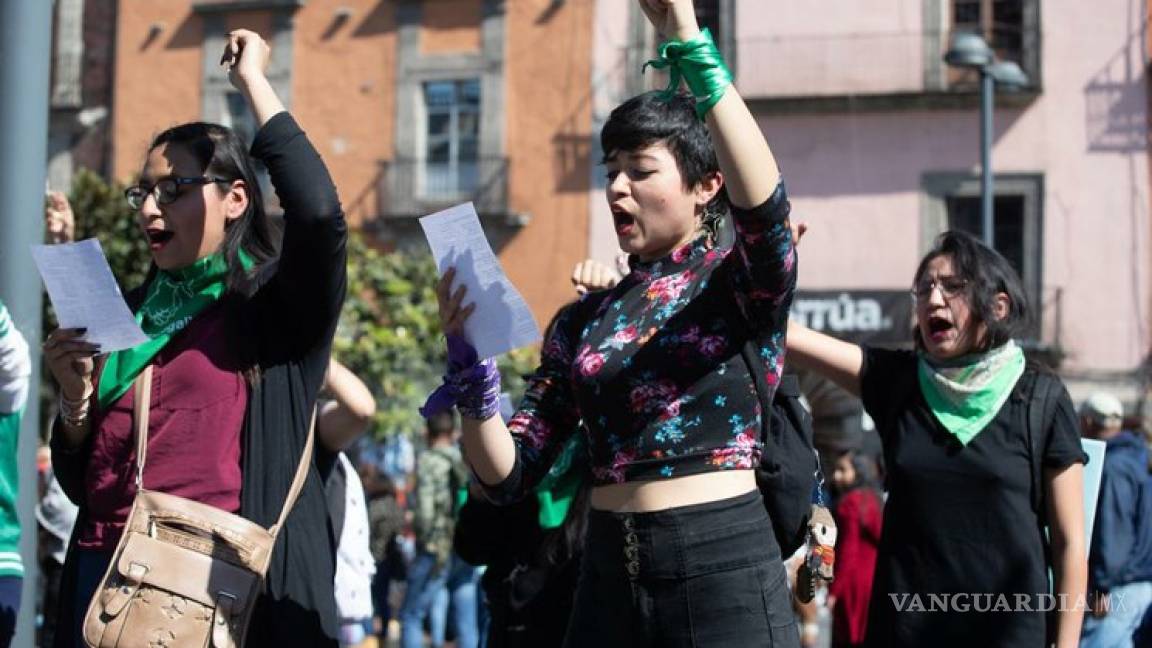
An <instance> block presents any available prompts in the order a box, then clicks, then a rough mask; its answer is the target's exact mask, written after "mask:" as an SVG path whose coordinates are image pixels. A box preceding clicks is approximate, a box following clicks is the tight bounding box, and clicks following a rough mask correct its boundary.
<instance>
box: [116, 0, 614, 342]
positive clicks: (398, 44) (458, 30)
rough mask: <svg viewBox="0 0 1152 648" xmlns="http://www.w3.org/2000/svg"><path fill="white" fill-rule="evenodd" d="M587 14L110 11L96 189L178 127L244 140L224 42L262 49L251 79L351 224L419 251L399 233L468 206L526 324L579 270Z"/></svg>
mask: <svg viewBox="0 0 1152 648" xmlns="http://www.w3.org/2000/svg"><path fill="white" fill-rule="evenodd" d="M593 5H594V3H593V2H592V0H568V1H566V2H565V1H560V2H557V1H554V0H508V1H506V2H505V1H500V0H423V1H419V0H308V1H307V2H304V1H303V0H234V1H232V0H230V1H208V0H189V1H184V2H180V1H175V0H167V1H165V2H155V1H154V0H120V3H119V7H118V12H117V14H118V18H117V25H116V53H115V71H114V79H115V83H114V90H113V95H114V96H113V106H114V108H113V110H112V124H111V141H112V143H113V144H112V152H111V158H112V162H111V168H112V174H113V176H114V177H115V178H116V179H118V180H122V181H127V180H130V179H131V178H132V176H133V175H134V174H135V173H136V172H137V170H138V168H139V165H140V163H141V160H142V158H143V156H144V153H145V151H146V148H147V145H148V142H149V140H150V139H151V137H152V136H153V135H154V134H155V133H157V132H159V131H160V130H163V129H164V128H166V127H168V126H171V125H173V124H177V123H180V122H185V121H193V120H206V121H214V122H220V123H224V124H227V125H230V126H232V127H234V128H236V129H237V130H239V131H240V132H241V134H242V135H246V136H248V137H250V136H251V134H252V130H253V124H252V123H251V116H250V115H248V113H247V111H246V109H245V108H244V103H243V101H242V98H241V97H240V96H239V94H238V93H237V92H236V91H235V90H234V89H233V88H232V87H231V86H230V85H229V83H228V80H227V77H226V75H225V74H224V72H223V70H221V69H220V67H219V66H218V61H219V58H220V54H221V52H222V51H223V46H224V35H225V34H226V33H227V32H228V31H229V30H231V29H235V28H238V27H247V28H251V29H254V30H256V31H258V32H260V33H261V34H262V35H263V36H264V37H265V38H266V39H267V40H268V42H269V43H270V44H271V46H272V62H271V65H270V68H269V72H268V75H269V79H270V80H271V81H272V83H273V85H274V86H276V88H277V91H278V92H279V93H280V94H281V96H282V97H283V98H284V100H285V103H286V104H287V105H288V107H289V110H291V111H292V113H293V114H294V115H295V116H296V118H297V119H298V120H299V121H300V123H301V124H302V125H303V127H304V129H305V130H306V131H307V132H308V135H309V137H310V138H311V140H312V141H313V143H314V144H315V145H316V147H317V148H318V149H319V151H320V153H321V155H322V156H323V157H324V160H325V161H326V162H327V164H328V166H329V169H330V170H331V172H332V175H333V177H334V179H335V181H336V185H337V187H338V188H339V190H340V196H341V199H342V200H343V203H344V208H345V211H346V213H347V215H348V218H349V220H350V222H351V224H352V225H353V226H354V227H358V228H361V229H362V230H363V231H365V232H366V233H368V234H370V235H371V236H372V237H373V238H374V239H375V240H376V241H378V242H379V244H380V245H382V246H385V247H419V246H422V245H423V242H422V235H421V234H420V228H419V226H418V225H417V223H416V218H417V217H419V216H422V215H424V214H427V213H432V212H434V211H438V210H439V209H442V208H444V207H447V206H450V205H452V204H456V203H459V202H464V201H467V200H471V201H472V202H473V203H474V204H475V205H476V207H477V211H478V212H480V215H481V220H482V222H483V223H484V226H485V231H486V232H487V233H488V235H489V239H490V240H491V241H492V243H493V246H494V247H495V248H496V250H497V251H498V253H499V255H500V258H501V261H502V263H503V265H504V268H505V271H506V272H507V273H508V275H509V277H510V278H511V280H512V282H513V283H514V284H515V285H516V286H517V287H518V288H519V289H520V290H521V292H523V293H524V296H525V298H526V299H527V300H528V302H529V304H530V305H531V306H532V308H533V310H534V312H535V314H536V317H537V319H538V320H539V321H540V322H544V321H547V319H548V318H549V317H550V316H551V314H552V313H553V312H554V311H555V310H556V308H557V307H559V306H560V305H561V304H563V303H564V302H565V301H567V300H568V299H569V298H570V297H571V295H572V289H571V286H570V284H569V282H568V276H569V274H570V272H571V269H572V267H573V265H574V264H575V263H576V262H577V261H579V260H580V259H582V258H585V257H586V256H587V255H588V218H589V200H590V196H591V195H593V194H592V191H591V190H592V187H591V184H592V180H591V174H590V168H591V159H590V156H591V153H590V151H591V149H592V138H593V134H592V111H591V100H590V96H591V87H590V86H591V79H592V56H591V47H592V44H591V38H592V32H593V29H592V22H593V13H594V6H593Z"/></svg>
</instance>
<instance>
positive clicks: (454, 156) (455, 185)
mask: <svg viewBox="0 0 1152 648" xmlns="http://www.w3.org/2000/svg"><path fill="white" fill-rule="evenodd" d="M424 108H425V114H426V118H427V130H426V132H425V138H426V142H425V160H424V183H423V188H422V193H421V196H422V197H425V198H452V197H454V196H465V195H468V194H471V193H472V192H474V191H476V189H477V186H478V184H479V175H480V169H479V165H480V156H479V152H480V81H479V79H467V80H457V81H428V82H425V83H424Z"/></svg>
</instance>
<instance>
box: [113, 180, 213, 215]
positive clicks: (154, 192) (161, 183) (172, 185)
mask: <svg viewBox="0 0 1152 648" xmlns="http://www.w3.org/2000/svg"><path fill="white" fill-rule="evenodd" d="M213 182H232V181H231V180H227V179H225V178H215V177H212V176H198V177H190V178H184V177H180V176H168V177H167V178H161V179H159V180H157V181H156V184H154V185H152V186H151V187H148V186H146V185H143V184H138V185H133V186H131V187H128V188H127V189H125V190H124V198H125V199H127V200H128V206H129V207H131V208H132V209H140V208H141V207H143V206H144V201H145V200H147V199H148V196H153V197H154V198H156V203H157V204H159V205H170V204H172V203H174V202H176V201H177V200H178V199H179V198H180V196H182V195H184V189H183V187H186V186H189V185H196V186H202V185H206V184H211V183H213Z"/></svg>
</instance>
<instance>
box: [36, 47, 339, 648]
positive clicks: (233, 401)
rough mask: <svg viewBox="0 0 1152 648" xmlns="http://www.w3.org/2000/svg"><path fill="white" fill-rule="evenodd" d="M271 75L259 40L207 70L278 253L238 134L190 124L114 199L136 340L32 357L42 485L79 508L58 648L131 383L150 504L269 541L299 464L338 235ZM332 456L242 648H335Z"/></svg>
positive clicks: (126, 433) (51, 342)
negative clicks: (38, 397)
mask: <svg viewBox="0 0 1152 648" xmlns="http://www.w3.org/2000/svg"><path fill="white" fill-rule="evenodd" d="M269 58H270V50H269V48H268V45H267V44H266V43H265V42H264V41H263V39H261V38H260V36H259V35H257V34H255V33H253V32H250V31H247V30H237V31H234V32H231V33H230V34H229V35H228V45H227V46H226V48H225V52H224V56H223V58H222V60H221V63H222V65H224V66H225V67H226V68H227V69H228V73H229V79H230V80H231V82H232V84H233V85H234V86H235V87H236V88H237V89H238V90H240V92H241V93H243V94H244V96H245V97H246V98H247V100H248V104H249V106H250V107H251V109H252V111H253V113H254V115H255V118H256V122H257V124H258V126H259V129H258V132H257V133H256V135H255V141H254V143H253V145H252V157H254V158H256V159H258V160H260V161H261V162H262V163H263V164H264V165H265V166H266V167H267V169H268V173H269V175H270V177H271V180H272V184H273V186H274V187H275V188H276V192H277V195H278V197H279V199H280V205H281V207H282V208H283V211H284V219H283V231H282V239H281V237H280V236H277V230H279V229H280V228H278V227H274V226H273V223H272V222H271V221H270V218H269V217H268V216H267V215H266V214H265V212H264V200H263V198H262V196H261V191H260V182H259V178H258V176H257V174H256V171H255V166H254V163H253V160H252V158H250V157H249V155H248V153H247V152H246V151H245V150H244V145H243V143H242V142H241V141H240V139H239V138H238V137H237V135H236V133H234V132H233V131H231V130H230V129H228V128H225V127H223V126H219V125H216V124H207V123H202V122H197V123H190V124H182V125H179V126H175V127H172V128H169V129H168V130H165V131H164V132H162V133H160V134H159V135H157V136H156V138H155V139H154V140H153V142H152V144H151V146H150V147H149V150H148V154H147V157H146V158H145V161H144V165H143V168H142V170H141V173H140V178H139V180H138V182H137V184H135V185H133V186H131V187H129V188H128V190H127V191H126V192H125V196H126V198H127V202H128V206H129V207H130V208H131V210H132V211H131V214H132V216H133V217H134V218H135V221H136V223H137V224H138V226H139V227H140V229H141V233H142V235H144V236H146V237H147V240H148V244H149V249H150V251H151V253H152V267H151V269H150V271H149V273H148V276H147V278H146V279H145V281H144V284H143V285H142V286H140V287H139V288H137V289H135V290H133V291H130V292H129V293H128V294H127V295H126V301H127V302H128V304H129V306H130V307H132V309H133V311H134V312H135V313H136V318H137V321H139V323H140V325H141V328H142V329H143V330H144V332H145V333H146V334H147V335H148V336H149V338H150V340H149V341H148V342H146V343H144V344H141V345H140V346H137V347H135V348H132V349H127V350H123V351H116V352H114V353H110V354H107V355H101V354H100V349H99V348H98V347H96V346H95V345H93V344H91V343H89V342H88V341H86V340H85V339H84V330H82V329H80V330H77V329H73V330H57V331H54V332H53V333H52V334H51V335H50V336H49V337H48V339H47V341H46V342H45V344H44V353H45V364H46V365H47V366H48V367H49V369H50V370H51V372H52V375H53V376H54V377H55V379H56V381H57V383H58V386H59V392H60V415H59V417H58V418H57V420H56V421H55V424H54V426H53V432H52V451H53V452H52V458H53V468H54V470H55V474H56V476H57V478H58V479H59V481H60V484H61V486H62V487H63V488H64V491H65V492H66V493H67V494H68V496H69V498H71V499H72V500H73V501H74V502H76V503H77V504H78V505H79V506H80V516H79V519H78V520H77V524H76V527H75V529H76V530H75V532H74V533H73V537H72V540H71V542H70V545H69V550H68V556H67V559H66V562H65V566H64V574H63V578H62V585H61V605H60V609H59V610H58V611H57V612H56V613H57V614H58V617H59V620H58V622H57V628H58V629H59V630H58V633H57V638H56V643H55V645H56V646H57V647H59V648H73V647H74V646H81V645H83V643H82V639H81V636H80V625H81V621H82V620H83V617H84V612H85V610H86V609H87V606H88V601H89V599H90V598H91V596H92V593H93V591H94V590H95V588H96V586H97V584H98V583H99V581H100V579H101V578H102V577H103V575H104V572H105V569H106V567H107V564H108V560H109V559H110V557H111V554H112V551H113V550H114V549H115V547H116V544H117V542H118V540H119V538H120V535H121V533H122V531H123V526H124V522H125V520H126V517H127V514H128V512H129V510H130V508H131V505H132V500H133V497H134V495H135V489H136V486H135V479H134V475H135V470H136V468H135V461H136V457H135V444H134V441H133V431H132V402H133V396H134V391H135V388H134V387H133V383H134V381H135V380H136V378H137V377H138V376H139V375H140V374H141V372H143V371H144V369H145V368H148V367H151V369H152V383H151V405H150V409H149V425H148V454H147V457H148V462H147V465H146V466H145V469H144V485H145V487H147V488H148V489H150V490H153V491H162V492H165V493H170V494H175V495H179V496H181V497H185V498H188V499H193V500H196V501H198V502H202V503H205V504H210V505H212V506H216V507H218V508H221V509H223V510H226V511H229V512H231V513H236V514H239V515H242V516H244V517H246V518H248V519H250V520H252V521H254V522H256V523H258V524H260V525H262V526H270V525H271V524H273V523H274V522H275V521H276V518H277V516H278V515H279V513H280V509H281V506H282V505H283V503H284V501H285V498H286V497H287V494H288V488H289V486H290V484H291V483H292V478H293V475H294V473H295V471H296V466H297V464H298V462H299V461H300V456H301V453H302V452H303V451H304V448H305V443H306V441H307V439H308V435H309V434H310V421H311V413H312V409H313V407H314V405H315V402H316V395H317V393H318V392H319V390H320V386H321V384H322V383H323V380H324V373H325V370H326V369H327V367H328V360H329V354H330V351H331V345H332V336H333V334H334V332H335V327H336V318H337V316H338V315H339V312H340V307H341V304H342V302H343V299H344V291H345V240H346V226H345V222H344V218H343V214H342V212H341V209H340V203H339V199H338V197H337V195H336V189H335V187H334V186H333V184H332V181H331V179H330V177H329V175H328V171H327V169H326V168H325V166H324V163H323V161H322V160H321V159H320V157H319V155H318V154H317V152H316V151H315V149H314V148H313V147H312V145H311V144H310V143H309V142H308V139H307V138H306V136H305V135H304V133H303V131H301V130H300V127H299V126H298V125H297V124H296V122H295V120H293V118H292V116H291V115H289V114H288V112H286V111H285V109H284V106H283V104H282V103H281V102H280V99H279V98H278V97H277V96H276V94H275V92H274V90H273V88H272V86H271V84H270V83H269V82H268V79H267V77H266V76H265V69H266V68H267V65H268V61H269ZM335 457H336V455H335V452H333V451H332V449H330V448H327V447H325V440H324V439H323V438H321V439H319V442H318V443H316V444H315V450H314V455H313V457H312V461H311V466H310V471H309V475H308V477H307V479H306V481H305V484H304V488H303V491H302V492H301V494H300V497H299V499H298V500H297V502H296V504H295V506H294V508H293V509H292V513H291V515H290V516H288V518H287V521H286V523H285V525H284V528H283V529H282V530H281V532H280V535H279V538H278V541H277V544H276V549H275V550H274V553H273V556H272V561H271V567H270V568H269V571H268V576H267V578H266V581H265V592H264V595H263V596H262V597H261V598H260V599H259V601H258V602H257V605H256V609H255V612H254V617H253V620H252V624H251V627H250V629H249V632H248V635H247V644H246V645H248V646H250V647H251V646H308V647H309V648H311V647H313V646H335V645H336V640H335V637H336V636H337V633H338V620H337V615H336V609H335V600H334V597H333V590H332V582H333V576H334V573H335V548H334V546H333V545H334V542H333V538H332V534H331V533H330V530H329V525H328V520H327V505H326V502H325V498H324V491H323V480H324V476H325V475H326V474H327V473H328V472H330V470H331V468H332V466H333V465H334V461H335ZM46 613H48V614H52V613H54V611H47V612H46Z"/></svg>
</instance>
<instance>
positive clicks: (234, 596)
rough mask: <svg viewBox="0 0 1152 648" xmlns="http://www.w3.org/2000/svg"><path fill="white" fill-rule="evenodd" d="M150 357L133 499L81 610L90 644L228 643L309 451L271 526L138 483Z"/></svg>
mask: <svg viewBox="0 0 1152 648" xmlns="http://www.w3.org/2000/svg"><path fill="white" fill-rule="evenodd" d="M151 385H152V367H151V366H149V367H147V368H146V369H145V370H144V371H143V372H142V373H141V374H140V376H139V377H137V379H136V383H135V386H136V394H135V398H134V400H133V407H132V409H133V428H134V430H135V437H136V499H135V500H134V501H133V502H132V510H131V512H130V513H129V514H128V522H127V525H126V526H125V527H124V534H123V535H122V536H121V537H120V543H119V544H118V545H117V546H116V551H115V553H114V554H113V556H112V563H111V564H110V565H109V566H108V570H107V572H105V574H104V579H103V581H101V583H100V586H99V587H98V588H97V589H96V593H95V594H94V595H93V597H92V601H91V602H90V603H89V604H88V613H87V614H86V615H85V617H84V641H85V642H86V643H87V644H88V645H89V646H91V647H92V648H157V647H160V646H163V647H164V648H185V647H192V646H195V647H196V648H205V647H213V648H233V647H238V646H242V645H243V644H244V637H245V635H246V633H247V631H248V623H249V621H250V620H251V619H252V610H253V609H254V608H255V604H256V599H257V598H258V597H259V596H260V593H261V592H262V591H263V587H264V575H265V574H266V573H267V571H268V564H269V561H270V559H271V556H272V547H273V545H275V543H276V536H277V534H278V533H279V531H280V528H281V527H282V526H283V524H284V520H285V518H286V517H287V516H288V512H289V511H291V510H292V506H293V505H294V504H295V503H296V498H297V497H298V496H299V495H300V490H301V488H303V486H304V480H305V478H306V477H307V475H308V465H309V464H310V463H311V456H312V435H313V433H314V432H315V425H316V417H315V412H313V417H312V424H311V426H310V428H309V431H308V440H307V442H306V443H305V446H304V456H302V457H301V458H300V464H299V465H298V466H297V468H296V476H295V478H294V479H293V480H292V487H291V488H290V489H289V491H288V498H287V500H286V501H285V502H284V507H283V508H282V509H281V510H280V517H279V519H278V520H277V521H276V524H274V525H273V526H272V527H271V528H267V529H266V528H264V527H262V526H260V525H258V524H256V523H254V522H252V521H250V520H247V519H245V518H242V517H240V516H239V515H233V514H231V513H228V512H226V511H223V510H221V509H218V508H216V507H214V506H209V505H207V504H201V503H200V502H195V501H192V500H189V499H185V498H183V497H178V496H175V495H168V494H165V493H160V492H156V491H150V490H146V489H145V488H144V487H143V479H144V463H145V458H146V451H147V446H148V410H149V405H150V403H149V401H150V399H151V391H152V390H151Z"/></svg>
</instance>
